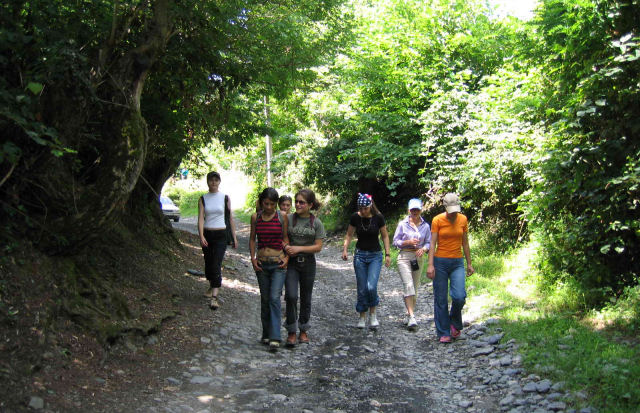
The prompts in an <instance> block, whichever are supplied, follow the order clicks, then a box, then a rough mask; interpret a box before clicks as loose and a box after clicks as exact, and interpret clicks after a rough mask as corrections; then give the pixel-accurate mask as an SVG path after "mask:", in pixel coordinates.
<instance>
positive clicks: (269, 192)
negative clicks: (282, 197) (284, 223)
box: [258, 187, 278, 207]
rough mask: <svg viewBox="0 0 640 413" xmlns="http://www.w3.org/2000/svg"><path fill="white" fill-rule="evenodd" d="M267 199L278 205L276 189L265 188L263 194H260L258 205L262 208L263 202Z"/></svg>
mask: <svg viewBox="0 0 640 413" xmlns="http://www.w3.org/2000/svg"><path fill="white" fill-rule="evenodd" d="M265 199H268V200H270V201H273V202H275V203H276V204H277V203H278V191H276V189H275V188H271V187H269V188H265V189H264V190H262V192H260V195H258V204H259V205H260V207H262V201H264V200H265Z"/></svg>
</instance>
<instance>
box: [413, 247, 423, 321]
mask: <svg viewBox="0 0 640 413" xmlns="http://www.w3.org/2000/svg"><path fill="white" fill-rule="evenodd" d="M417 260H418V269H417V270H415V271H412V272H411V278H412V281H413V291H414V294H413V297H411V308H412V311H413V313H414V314H415V311H416V302H417V301H418V288H419V287H420V277H421V276H422V267H423V265H424V255H423V256H422V257H420V258H418V259H417Z"/></svg>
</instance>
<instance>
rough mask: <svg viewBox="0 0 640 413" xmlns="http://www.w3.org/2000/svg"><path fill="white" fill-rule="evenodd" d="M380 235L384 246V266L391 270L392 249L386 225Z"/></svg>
mask: <svg viewBox="0 0 640 413" xmlns="http://www.w3.org/2000/svg"><path fill="white" fill-rule="evenodd" d="M380 235H381V236H382V243H383V244H384V265H385V266H386V267H387V268H389V266H390V265H391V249H390V246H389V231H388V230H387V226H386V225H385V226H384V227H382V228H380Z"/></svg>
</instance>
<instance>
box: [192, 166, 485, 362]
mask: <svg viewBox="0 0 640 413" xmlns="http://www.w3.org/2000/svg"><path fill="white" fill-rule="evenodd" d="M207 185H208V187H209V192H208V193H207V194H205V195H203V196H202V197H201V198H200V200H199V204H198V231H199V234H200V243H201V246H202V251H203V253H204V259H205V275H206V278H207V280H208V281H209V289H208V290H207V293H206V295H207V296H208V297H210V300H211V301H210V307H211V308H212V309H214V310H215V309H217V308H218V307H219V306H220V303H219V301H218V292H219V289H220V286H221V281H222V276H221V264H222V259H223V258H224V254H225V251H226V248H227V245H233V246H234V248H237V238H236V231H235V224H234V222H233V217H231V214H230V213H229V211H230V210H231V204H230V200H229V197H228V196H225V195H224V194H222V193H220V191H219V185H220V175H219V174H218V173H217V172H210V173H209V174H208V175H207ZM292 204H293V205H292ZM443 204H444V207H445V212H443V213H442V214H439V215H437V216H436V217H435V218H434V219H433V221H432V224H431V226H429V224H428V223H427V222H426V221H425V220H424V219H423V218H422V215H421V213H422V208H423V204H422V201H421V200H420V199H417V198H414V199H411V200H410V201H409V204H408V215H407V217H406V218H404V219H403V220H402V221H401V222H400V223H399V224H398V226H397V228H396V231H395V234H394V236H393V246H394V247H396V248H397V249H398V250H399V252H398V258H397V265H398V272H399V274H400V278H401V279H402V284H403V296H404V304H405V307H406V311H407V313H406V319H405V325H406V326H407V328H408V329H410V330H415V329H416V328H417V321H416V317H415V308H416V301H417V291H418V287H419V285H420V277H421V274H422V271H423V268H424V261H425V259H424V258H425V256H428V266H427V271H426V275H427V277H428V278H429V279H431V280H433V291H434V319H435V326H436V333H437V336H438V340H439V341H440V342H441V343H450V342H451V341H452V339H453V338H457V337H459V336H460V334H461V330H462V328H463V325H462V308H463V306H464V304H465V299H466V291H465V278H466V276H470V275H472V274H473V273H474V269H473V266H472V265H471V254H470V249H469V240H468V222H467V218H466V217H465V216H464V215H463V214H462V213H461V212H460V201H459V199H458V196H457V195H456V194H452V193H450V194H447V195H446V196H445V197H444V199H443ZM357 206H358V210H357V211H356V212H354V213H353V214H352V215H351V217H350V219H349V226H348V228H347V234H346V236H345V239H344V243H343V249H342V259H343V260H348V255H349V247H350V245H351V242H352V239H353V238H354V235H355V237H356V238H357V241H356V245H355V251H354V253H353V268H354V271H355V275H356V286H357V297H356V305H355V309H356V312H357V313H358V318H357V323H356V326H357V327H358V328H365V327H366V326H367V322H368V325H369V328H371V329H376V328H378V327H379V325H380V322H379V320H378V318H377V315H376V308H377V307H378V305H379V303H380V298H379V296H378V279H379V277H380V271H381V269H382V265H383V263H384V265H385V266H386V267H389V266H390V265H391V251H390V248H391V243H390V242H389V233H388V230H387V225H386V222H385V218H384V216H383V215H382V214H381V213H380V211H379V210H378V209H377V208H376V205H375V203H374V200H373V198H372V196H371V195H369V194H358V198H357ZM292 207H293V208H294V212H293V213H289V212H290V210H291V208H292ZM319 207H320V204H319V202H318V200H317V199H316V196H315V194H314V192H313V191H312V190H310V189H302V190H300V191H298V192H297V193H296V194H295V196H294V198H293V199H291V198H290V197H289V196H286V195H285V196H281V197H279V195H278V192H277V191H276V190H275V189H274V188H266V189H264V190H263V191H262V192H261V193H260V195H259V196H258V205H257V211H256V213H255V214H253V215H252V216H251V231H250V235H249V253H250V256H251V265H252V267H253V269H254V271H255V272H256V276H257V280H258V285H259V288H260V319H261V323H262V338H261V341H262V343H263V344H265V345H268V346H269V347H270V348H271V349H272V350H277V349H278V348H279V347H280V345H281V343H282V337H281V332H280V330H281V325H282V309H281V304H280V303H281V297H282V290H283V287H284V289H285V294H284V297H285V303H286V310H285V323H284V325H285V327H286V330H287V338H286V340H285V343H284V344H285V345H286V346H289V347H292V346H295V345H296V344H298V343H309V336H308V334H307V332H308V330H309V328H310V318H311V301H312V293H313V285H314V282H315V276H316V258H315V254H316V253H318V252H320V250H321V249H322V245H323V240H324V238H325V236H326V234H325V229H324V226H323V224H322V222H321V221H320V219H318V218H317V217H316V216H315V215H314V214H313V213H312V212H311V211H314V210H317V209H318V208H319ZM380 240H382V247H383V248H384V252H383V250H382V248H381V246H380ZM465 259H466V269H465V263H464V261H465ZM449 295H450V296H451V300H452V303H451V307H450V308H449V303H448V296H449ZM298 303H299V304H298Z"/></svg>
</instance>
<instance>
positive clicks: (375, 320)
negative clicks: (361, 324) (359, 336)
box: [369, 314, 380, 330]
mask: <svg viewBox="0 0 640 413" xmlns="http://www.w3.org/2000/svg"><path fill="white" fill-rule="evenodd" d="M379 325H380V323H379V322H378V318H377V317H376V315H375V314H371V315H370V316H369V328H372V329H374V330H375V329H376V328H378V326H379Z"/></svg>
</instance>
